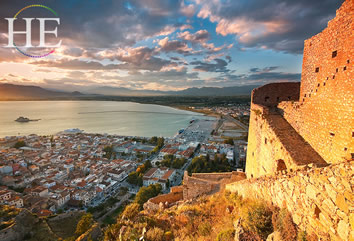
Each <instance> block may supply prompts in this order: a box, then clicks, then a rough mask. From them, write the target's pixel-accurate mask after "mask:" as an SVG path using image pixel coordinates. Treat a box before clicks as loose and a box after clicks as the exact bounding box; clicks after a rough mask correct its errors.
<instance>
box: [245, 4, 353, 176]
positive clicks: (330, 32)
mask: <svg viewBox="0 0 354 241" xmlns="http://www.w3.org/2000/svg"><path fill="white" fill-rule="evenodd" d="M353 14H354V3H353V1H352V0H347V1H345V2H344V3H343V5H342V6H341V8H340V9H338V10H337V13H336V17H335V18H334V19H333V20H331V21H330V22H329V23H328V27H327V28H326V29H324V30H323V31H322V32H321V33H319V34H317V35H316V36H314V37H312V38H310V39H308V40H306V41H305V47H304V57H303V69H302V79H301V85H300V83H273V84H268V85H265V86H262V87H259V88H257V89H255V90H253V92H252V101H251V117H250V127H249V138H248V151H247V161H246V173H247V175H248V177H259V176H261V175H265V174H269V173H274V172H275V171H277V170H283V169H293V170H294V169H296V168H298V167H301V166H303V165H306V164H309V163H313V164H314V165H316V166H319V167H323V166H325V165H326V164H331V163H339V162H342V161H344V160H349V159H352V158H354V129H353V128H354V98H353V93H354V81H353V61H354V59H353V57H354V46H353V42H354V40H353V39H354V31H353V29H354V23H353Z"/></svg>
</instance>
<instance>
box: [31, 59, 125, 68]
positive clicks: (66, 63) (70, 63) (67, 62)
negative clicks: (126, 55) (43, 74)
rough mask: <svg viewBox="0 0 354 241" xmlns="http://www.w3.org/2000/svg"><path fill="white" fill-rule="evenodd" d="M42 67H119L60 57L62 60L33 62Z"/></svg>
mask: <svg viewBox="0 0 354 241" xmlns="http://www.w3.org/2000/svg"><path fill="white" fill-rule="evenodd" d="M32 64H34V65H39V66H41V67H54V68H60V69H69V70H114V69H117V68H118V65H116V64H108V65H103V64H101V63H100V62H97V61H84V60H78V59H60V60H55V61H53V60H40V61H34V62H32Z"/></svg>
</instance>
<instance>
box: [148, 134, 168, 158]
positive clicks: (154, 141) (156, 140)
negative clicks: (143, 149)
mask: <svg viewBox="0 0 354 241" xmlns="http://www.w3.org/2000/svg"><path fill="white" fill-rule="evenodd" d="M150 142H151V144H154V145H156V146H155V148H154V149H153V150H152V151H151V154H155V153H157V152H158V151H159V150H160V149H161V148H162V147H163V146H164V144H165V139H164V138H163V137H159V138H157V137H156V136H155V137H152V138H151V140H150Z"/></svg>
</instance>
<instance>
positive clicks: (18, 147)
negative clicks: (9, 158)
mask: <svg viewBox="0 0 354 241" xmlns="http://www.w3.org/2000/svg"><path fill="white" fill-rule="evenodd" d="M24 146H26V143H25V142H24V141H18V142H16V143H15V145H14V147H15V148H16V149H20V148H21V147H24Z"/></svg>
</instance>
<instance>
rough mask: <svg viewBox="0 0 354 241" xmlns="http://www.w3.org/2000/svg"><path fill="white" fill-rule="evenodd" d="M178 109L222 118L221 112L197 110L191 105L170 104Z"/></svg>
mask: <svg viewBox="0 0 354 241" xmlns="http://www.w3.org/2000/svg"><path fill="white" fill-rule="evenodd" d="M169 107H172V108H175V109H178V110H184V111H190V112H195V113H199V114H203V115H205V116H210V117H215V118H221V117H222V116H221V114H217V113H215V112H212V111H206V110H199V109H198V110H196V109H193V108H191V107H187V106H169Z"/></svg>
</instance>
